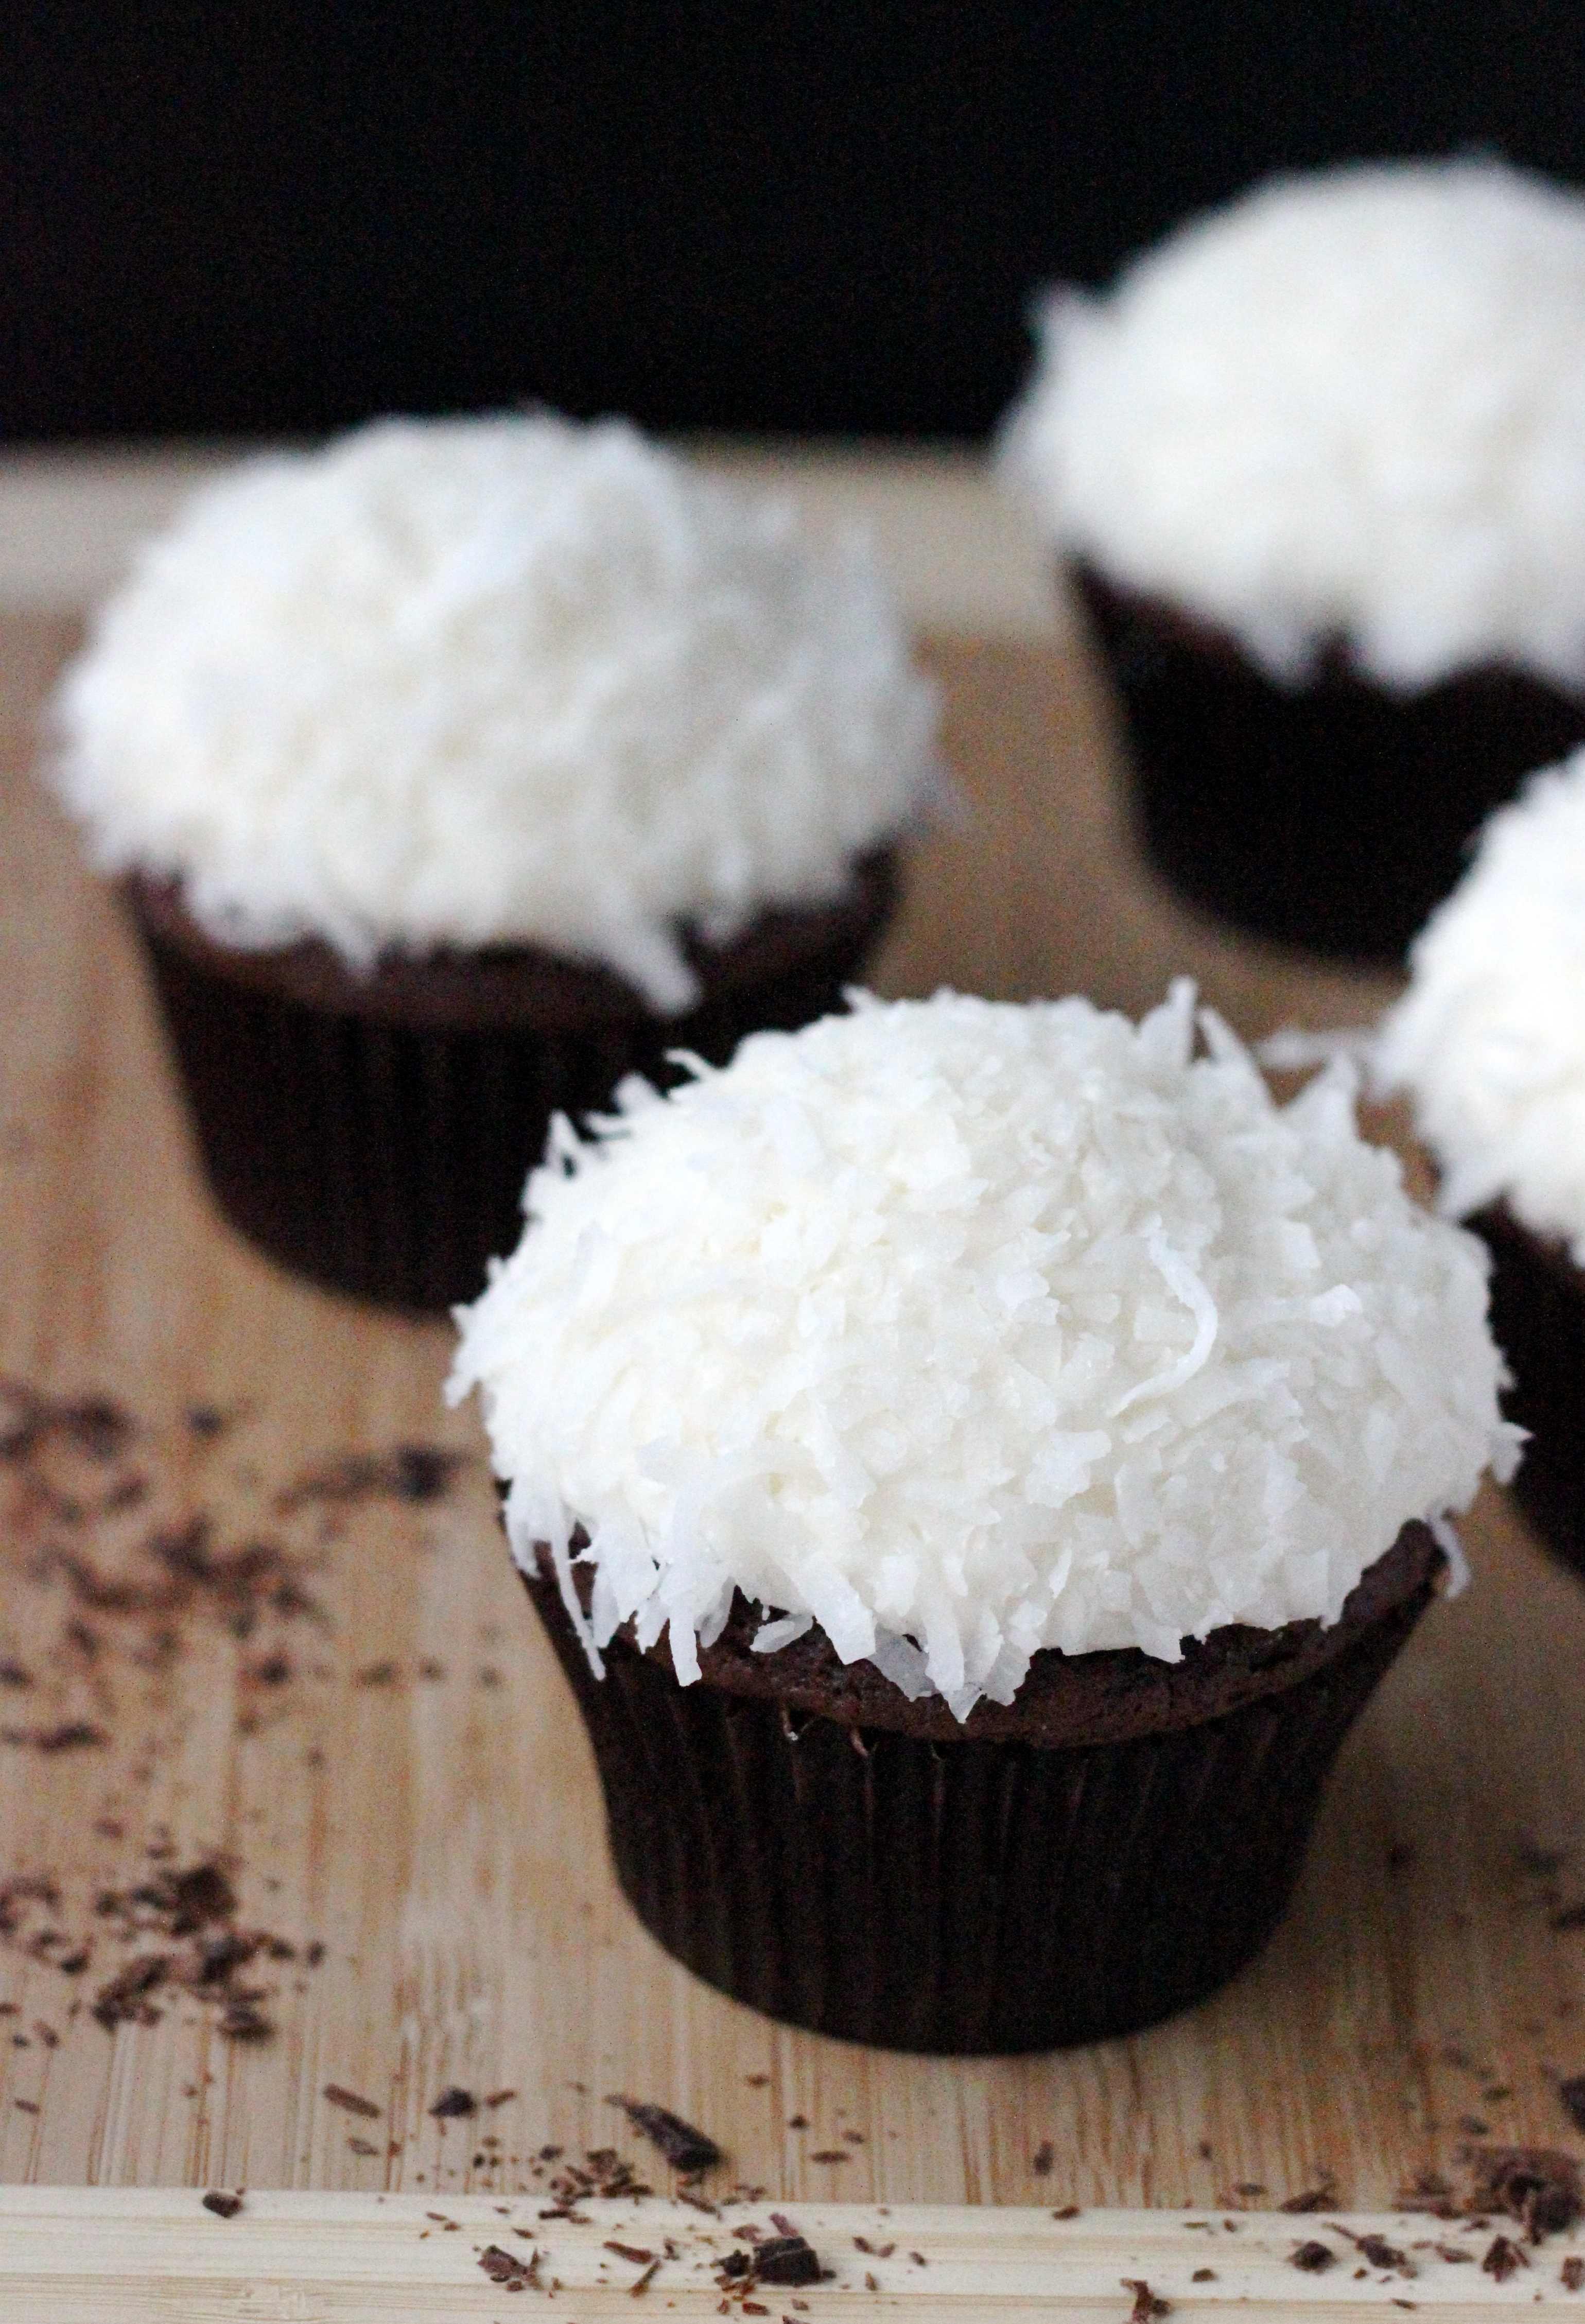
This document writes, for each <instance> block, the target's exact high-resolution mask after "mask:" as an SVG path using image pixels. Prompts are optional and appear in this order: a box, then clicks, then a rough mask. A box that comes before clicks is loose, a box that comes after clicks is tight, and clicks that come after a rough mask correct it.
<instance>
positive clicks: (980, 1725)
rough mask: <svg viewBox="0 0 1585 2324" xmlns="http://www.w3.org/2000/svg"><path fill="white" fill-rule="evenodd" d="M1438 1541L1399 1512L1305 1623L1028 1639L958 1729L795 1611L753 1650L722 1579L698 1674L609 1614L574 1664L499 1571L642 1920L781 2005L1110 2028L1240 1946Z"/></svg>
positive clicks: (1259, 1921) (1298, 1850) (533, 1591)
mask: <svg viewBox="0 0 1585 2324" xmlns="http://www.w3.org/2000/svg"><path fill="white" fill-rule="evenodd" d="M1440 1562H1441V1561H1440V1553H1439V1552H1438V1551H1437V1549H1436V1548H1435V1546H1434V1545H1433V1541H1432V1538H1431V1535H1430V1534H1429V1533H1428V1532H1427V1530H1426V1528H1425V1527H1424V1526H1420V1525H1410V1526H1406V1527H1405V1529H1404V1532H1403V1533H1402V1534H1401V1535H1399V1538H1398V1540H1397V1541H1396V1544H1395V1545H1394V1546H1393V1547H1392V1549H1391V1550H1389V1551H1388V1552H1387V1554H1386V1555H1385V1556H1383V1557H1381V1558H1378V1560H1377V1561H1376V1563H1374V1564H1373V1565H1372V1566H1370V1567H1369V1568H1368V1569H1367V1572H1366V1573H1365V1575H1364V1576H1363V1578H1362V1579H1361V1581H1360V1582H1359V1584H1358V1586H1357V1587H1356V1589H1355V1590H1354V1591H1353V1592H1352V1593H1351V1595H1350V1599H1349V1600H1348V1603H1347V1605H1346V1607H1345V1609H1344V1612H1343V1616H1342V1618H1341V1621H1340V1622H1338V1623H1337V1624H1335V1625H1333V1626H1332V1628H1325V1629H1323V1628H1322V1626H1321V1625H1320V1624H1319V1623H1315V1622H1301V1623H1294V1624H1290V1625H1288V1626H1287V1628H1285V1629H1282V1630H1277V1631H1273V1632H1262V1631H1255V1630H1249V1629H1244V1628H1229V1629H1225V1630H1221V1631H1218V1632H1215V1633H1213V1634H1212V1637H1211V1638H1209V1639H1208V1640H1206V1641H1205V1642H1204V1643H1203V1645H1201V1646H1193V1645H1191V1646H1190V1647H1189V1648H1188V1651H1187V1652H1186V1654H1185V1655H1184V1660H1183V1662H1182V1663H1179V1664H1166V1663H1162V1662H1159V1661H1156V1660H1153V1659H1152V1658H1151V1657H1148V1656H1147V1655H1143V1654H1141V1653H1139V1652H1138V1650H1137V1649H1132V1648H1130V1649H1126V1650H1120V1651H1116V1652H1106V1653H1099V1654H1090V1655H1081V1656H1076V1657H1073V1658H1071V1659H1070V1658H1067V1657H1064V1655H1060V1654H1057V1653H1055V1652H1053V1651H1049V1650H1048V1651H1046V1652H1045V1653H1042V1654H1040V1655H1037V1657H1036V1659H1035V1662H1034V1665H1032V1667H1031V1670H1030V1673H1029V1676H1028V1678H1027V1681H1026V1683H1025V1685H1024V1687H1023V1688H1022V1689H1020V1691H1019V1693H1018V1698H1017V1699H1016V1701H1014V1703H1013V1704H1012V1705H1010V1706H1009V1707H1008V1708H1006V1709H1001V1708H1000V1707H999V1706H997V1705H995V1704H993V1703H989V1702H981V1704H980V1705H978V1706H977V1707H976V1709H975V1711H973V1712H972V1714H971V1717H970V1719H969V1720H968V1722H967V1725H966V1726H960V1725H959V1724H958V1722H957V1721H956V1720H954V1717H953V1715H952V1713H951V1712H950V1711H948V1710H947V1708H946V1706H945V1704H944V1703H943V1702H942V1701H940V1699H939V1698H938V1697H937V1698H926V1699H924V1700H921V1701H912V1702H910V1701H908V1700H907V1699H906V1698H905V1697H904V1696H903V1695H902V1694H901V1693H900V1692H898V1690H897V1689H896V1688H895V1687H893V1686H891V1685H890V1683H889V1682H888V1681H887V1680H885V1679H883V1678H882V1677H881V1675H880V1673H879V1672H878V1671H876V1670H875V1669H874V1668H873V1667H872V1666H871V1665H868V1664H858V1665H843V1664H841V1663H840V1662H839V1661H838V1660H837V1658H836V1656H835V1655H834V1653H833V1651H832V1649H831V1648H830V1646H829V1645H828V1644H827V1643H826V1642H825V1640H824V1639H823V1638H822V1637H821V1636H820V1634H819V1633H818V1632H817V1631H816V1632H815V1633H812V1634H809V1635H808V1636H806V1637H805V1638H804V1639H801V1640H799V1641H797V1642H795V1644H794V1645H792V1646H788V1647H784V1648H782V1649H781V1650H779V1652H777V1653H775V1654H770V1655H759V1656H756V1655H753V1654H752V1653H751V1651H750V1646H749V1641H750V1639H751V1637H752V1635H753V1632H754V1629H755V1628H756V1618H755V1617H754V1616H752V1615H751V1611H750V1609H748V1608H747V1607H746V1606H745V1605H744V1604H743V1602H742V1600H741V1599H740V1600H738V1601H737V1604H736V1607H735V1609H734V1613H733V1619H732V1620H731V1622H730V1623H729V1624H728V1627H727V1629H726V1631H725V1632H724V1633H723V1636H722V1637H721V1638H720V1639H719V1640H717V1642H716V1643H715V1645H714V1646H711V1647H707V1648H705V1649H703V1650H702V1652H701V1662H702V1664H703V1677H702V1679H701V1680H700V1682H699V1683H696V1684H694V1685H690V1686H687V1687H682V1686H679V1685H678V1684H677V1680H676V1677H675V1675H674V1674H673V1671H672V1668H671V1665H670V1662H669V1658H668V1655H667V1653H666V1650H665V1647H664V1646H658V1647H655V1648H652V1649H650V1651H649V1652H641V1651H640V1649H639V1648H638V1647H637V1646H636V1645H635V1644H634V1643H633V1641H632V1638H631V1633H625V1632H619V1633H618V1634H617V1636H616V1637H615V1638H613V1640H612V1642H611V1644H610V1646H608V1647H607V1648H606V1649H605V1650H604V1659H605V1673H606V1674H605V1676H604V1679H600V1678H597V1677H596V1676H595V1675H594V1672H593V1670H592V1669H591V1667H590V1665H589V1661H588V1658H587V1656H586V1655H585V1650H584V1646H583V1645H582V1643H581V1641H580V1639H579V1637H578V1636H577V1633H576V1630H575V1628H574V1627H573V1624H572V1622H571V1620H570V1619H569V1618H568V1615H567V1609H566V1607H565V1605H564V1604H563V1602H562V1600H561V1597H560V1593H559V1591H558V1586H557V1582H556V1581H555V1578H554V1575H553V1574H552V1572H551V1571H550V1568H549V1563H548V1555H547V1556H545V1557H544V1558H543V1559H542V1562H541V1565H540V1569H539V1572H537V1573H535V1574H532V1575H527V1576H525V1581H526V1584H527V1588H528V1591H529V1594H530V1599H531V1600H532V1601H533V1603H534V1606H535V1608H536V1609H537V1610H538V1612H539V1618H540V1619H541V1621H542V1622H543V1624H544V1626H545V1628H546V1630H547V1631H548V1634H549V1637H550V1639H551V1642H552V1645H553V1646H554V1647H555V1650H556V1653H557V1655H558V1659H559V1661H560V1663H561V1665H562V1668H563V1670H564V1671H565V1673H566V1674H567V1679H568V1682H569V1683H570V1684H571V1686H572V1689H573V1692H574V1693H575V1695H576V1698H577V1701H578V1705H579V1708H580V1710H581V1711H582V1713H583V1716H584V1719H585V1722H586V1725H587V1727H588V1731H589V1735H590V1738H591V1741H592V1743H593V1746H594V1756H595V1760H596V1764H597V1766H598V1768H599V1773H600V1779H601V1783H602V1785H603V1787H604V1796H605V1806H606V1814H607V1820H608V1829H609V1835H610V1842H611V1850H612V1855H613V1860H614V1865H615V1869H616V1874H617V1877H618V1879H619V1880H620V1882H621V1884H622V1888H623V1890H624V1891H625V1892H626V1895H627V1896H628V1899H629V1901H630V1903H631V1904H632V1906H633V1909H634V1911H635V1912H636V1913H637V1914H638V1915H639V1918H640V1921H641V1922H642V1923H643V1924H644V1926H645V1927H646V1928H647V1929H648V1930H649V1931H650V1934H651V1935H652V1936H654V1937H655V1938H657V1939H658V1941H659V1942H660V1943H661V1944H662V1945H663V1946H665V1948H666V1949H667V1950H668V1951H669V1952H670V1953H672V1954H673V1955H675V1957H676V1958H677V1960H680V1961H681V1962H683V1963H684V1964H685V1966H686V1967H687V1968H688V1969H692V1970H693V1971H694V1972H695V1974H696V1975H697V1976H698V1977H700V1978H704V1979H705V1981H706V1982H707V1983H709V1984H711V1985H713V1986H715V1987H718V1988H719V1989H720V1990H722V1991H723V1992H724V1993H727V1994H730V1995H732V1996H733V1997H734V1998H735V1999H737V2000H739V2001H742V2002H746V2003H748V2004H749V2005H750V2006H751V2007H754V2008H757V2009H761V2010H764V2011H765V2012H766V2013H767V2014H768V2015H771V2016H774V2017H778V2018H781V2019H784V2020H787V2021H788V2022H789V2023H791V2024H796V2025H800V2026H806V2027H807V2028H809V2029H811V2030H812V2031H814V2032H816V2033H828V2034H834V2035H836V2036H838V2037H840V2038H842V2039H844V2040H849V2041H857V2042H866V2043H874V2044H877V2045H879V2046H880V2047H883V2048H888V2049H898V2050H911V2051H918V2052H936V2053H943V2054H949V2053H968V2054H973V2053H982V2054H984V2053H1009V2052H1019V2051H1030V2050H1044V2049H1054V2048H1058V2047H1062V2046H1065V2045H1068V2044H1072V2043H1083V2042H1092V2041H1097V2040H1100V2039H1102V2038H1103V2037H1106V2036H1108V2035H1113V2034H1120V2033H1129V2032H1132V2031H1134V2030H1135V2029H1137V2028H1138V2027H1141V2026H1144V2025H1147V2024H1151V2023H1152V2022H1153V2021H1154V2020H1156V2019H1158V2018H1161V2017H1165V2016H1166V2015H1169V2014H1170V2013H1172V2012H1173V2011H1175V2010H1179V2009H1183V2008H1186V2007H1188V2006H1191V2005H1192V2004H1193V2003H1195V2002H1198V2001H1201V2000H1203V1999H1204V1998H1205V1997H1207V1996H1209V1995H1210V1994H1212V1993H1213V1992H1215V1991H1216V1989H1217V1988H1218V1987H1220V1986H1221V1985H1222V1984H1223V1983H1224V1982H1225V1981H1226V1980H1227V1979H1228V1978H1230V1977H1231V1976H1232V1975H1233V1974H1234V1973H1235V1971H1237V1970H1238V1969H1239V1968H1241V1967H1242V1966H1243V1964H1244V1963H1245V1962H1246V1961H1248V1960H1249V1959H1250V1958H1251V1957H1252V1956H1253V1955H1254V1954H1255V1953H1256V1952H1258V1950H1259V1949H1260V1948H1261V1946H1262V1945H1263V1944H1264V1943H1265V1941H1266V1940H1267V1937H1268V1936H1269V1935H1270V1933H1271V1932H1272V1930H1273V1928H1274V1927H1275V1926H1276V1923H1277V1922H1278V1921H1279V1919H1280V1918H1281V1916H1282V1914H1283V1912H1284V1909H1285V1907H1286V1904H1287V1902H1288V1899H1289V1896H1290V1895H1291V1893H1292V1891H1293V1887H1294V1884H1295V1879H1296V1878H1297V1876H1298V1872H1299V1868H1300V1865H1301V1862H1302V1860H1303V1857H1304V1848H1305V1845H1306V1843H1307V1841H1308V1840H1309V1836H1310V1831H1311V1829H1312V1826H1313V1822H1314V1819H1315V1814H1316V1811H1317V1808H1318V1806H1319V1803H1320V1798H1321V1794H1322V1785H1323V1782H1324V1779H1325V1776H1326V1775H1327V1771H1328V1769H1329V1768H1330V1766H1332V1760H1333V1759H1334V1757H1335V1756H1336V1753H1337V1750H1338V1748H1339V1746H1340V1744H1341V1741H1342V1739H1343V1737H1344V1735H1345V1734H1346V1733H1347V1731H1348V1729H1349V1728H1350V1725H1351V1724H1352V1722H1353V1720H1355V1718H1356V1717H1357V1716H1358V1714H1359V1711H1360V1710H1361V1709H1362V1708H1363V1706H1364V1704H1365V1702H1366V1701H1367V1700H1368V1696H1369V1695H1370V1693H1371V1692H1372V1690H1373V1689H1374V1687H1375V1686H1376V1684H1377V1683H1378V1680H1379V1679H1380V1677H1381V1676H1382V1674H1383V1673H1384V1672H1385V1671H1386V1670H1387V1666H1388V1665H1389V1664H1390V1663H1391V1662H1392V1660H1393V1658H1394V1656H1395V1655H1396V1654H1397V1652H1398V1650H1399V1648H1400V1647H1401V1646H1403V1644H1404V1642H1405V1639H1406V1638H1407V1637H1408V1635H1409V1633H1410V1631H1411V1630H1412V1629H1413V1628H1414V1627H1415V1622H1416V1621H1417V1620H1418V1618H1419V1617H1420V1615H1421V1613H1422V1612H1423V1611H1424V1608H1425V1605H1426V1603H1427V1602H1428V1600H1429V1599H1430V1597H1431V1594H1432V1591H1433V1584H1434V1581H1435V1577H1436V1573H1437V1571H1438V1569H1439V1565H1440ZM576 1573H577V1579H578V1581H579V1583H580V1585H581V1586H582V1587H584V1588H585V1590H586V1588H587V1586H588V1577H587V1569H586V1568H579V1569H576ZM778 1666H779V1667H778Z"/></svg>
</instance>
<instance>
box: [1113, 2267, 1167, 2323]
mask: <svg viewBox="0 0 1585 2324" xmlns="http://www.w3.org/2000/svg"><path fill="white" fill-rule="evenodd" d="M1119 2281H1120V2283H1121V2285H1122V2288H1123V2290H1124V2291H1125V2292H1132V2293H1133V2295H1134V2305H1133V2308H1132V2310H1130V2312H1129V2324H1151V2319H1152V2318H1153V2317H1156V2316H1170V2315H1171V2314H1172V2302H1171V2301H1170V2300H1163V2299H1162V2298H1161V2297H1160V2296H1159V2294H1157V2293H1156V2292H1152V2291H1151V2289H1150V2286H1149V2285H1148V2284H1147V2282H1145V2279H1144V2277H1143V2276H1138V2275H1125V2276H1121V2277H1120V2278H1119Z"/></svg>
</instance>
